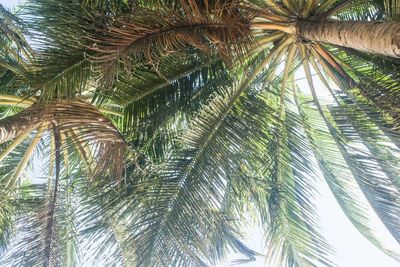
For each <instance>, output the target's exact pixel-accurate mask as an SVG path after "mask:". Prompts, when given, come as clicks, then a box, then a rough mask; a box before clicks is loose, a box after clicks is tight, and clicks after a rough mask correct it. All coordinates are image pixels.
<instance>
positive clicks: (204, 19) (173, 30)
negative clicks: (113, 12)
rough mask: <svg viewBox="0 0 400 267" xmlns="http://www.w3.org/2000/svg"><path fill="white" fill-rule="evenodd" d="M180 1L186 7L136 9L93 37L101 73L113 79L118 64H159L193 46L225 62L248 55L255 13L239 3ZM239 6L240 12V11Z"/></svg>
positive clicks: (105, 77)
mask: <svg viewBox="0 0 400 267" xmlns="http://www.w3.org/2000/svg"><path fill="white" fill-rule="evenodd" d="M215 2H216V3H213V4H211V3H209V1H208V0H206V1H189V0H185V1H181V7H182V8H181V10H177V9H171V8H167V7H165V6H160V7H159V8H157V9H151V10H149V9H146V10H136V11H135V13H134V14H133V15H132V16H131V17H125V18H121V19H118V20H116V21H114V22H113V23H112V26H110V27H108V28H107V31H106V32H104V29H101V30H99V31H98V34H97V36H94V37H92V38H91V40H92V41H94V42H95V44H94V45H93V47H91V49H92V50H94V51H96V52H97V53H98V56H97V57H95V58H94V61H95V62H97V63H100V75H101V76H102V78H103V79H106V80H107V81H110V80H112V78H113V77H114V74H115V72H116V69H117V67H118V65H119V62H120V61H122V62H123V64H124V66H125V67H127V68H129V67H130V64H132V61H135V60H136V61H139V62H142V63H143V62H145V63H149V64H150V65H157V61H159V59H160V58H163V57H165V56H167V55H168V54H171V53H176V52H178V51H181V50H183V49H185V48H188V47H192V48H196V49H199V50H202V51H204V52H210V51H211V50H214V49H215V50H217V51H218V52H219V54H220V55H221V56H222V57H223V58H224V59H226V60H231V59H232V56H233V55H234V54H240V53H243V52H244V50H245V49H246V42H248V41H249V40H250V39H251V38H250V36H251V20H252V19H253V16H255V13H254V12H252V10H250V9H249V8H247V7H245V6H243V5H241V4H240V3H239V1H229V2H228V3H223V2H222V1H215ZM239 10H240V12H239Z"/></svg>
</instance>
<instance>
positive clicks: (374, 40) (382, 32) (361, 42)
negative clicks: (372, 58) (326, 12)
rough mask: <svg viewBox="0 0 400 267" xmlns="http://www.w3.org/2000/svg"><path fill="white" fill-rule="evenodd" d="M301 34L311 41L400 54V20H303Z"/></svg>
mask: <svg viewBox="0 0 400 267" xmlns="http://www.w3.org/2000/svg"><path fill="white" fill-rule="evenodd" d="M297 34H298V36H300V37H301V38H303V39H306V40H308V41H315V42H323V43H327V44H333V45H339V46H344V47H349V48H353V49H357V50H359V51H363V52H367V53H371V54H380V55H385V56H389V57H395V58H400V22H376V21H329V20H327V21H299V22H298V24H297Z"/></svg>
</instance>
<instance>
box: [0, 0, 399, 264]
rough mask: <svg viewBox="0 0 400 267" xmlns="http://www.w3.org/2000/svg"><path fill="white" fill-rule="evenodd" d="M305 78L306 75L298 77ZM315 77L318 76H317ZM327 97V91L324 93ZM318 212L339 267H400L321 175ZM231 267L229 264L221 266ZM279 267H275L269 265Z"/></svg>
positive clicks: (254, 232)
mask: <svg viewBox="0 0 400 267" xmlns="http://www.w3.org/2000/svg"><path fill="white" fill-rule="evenodd" d="M19 2H22V1H20V0H0V4H2V5H4V6H5V7H8V8H11V7H12V6H14V5H15V4H17V3H19ZM298 75H300V76H304V73H300V74H298ZM314 77H315V76H314ZM304 82H305V81H304V80H303V81H300V87H305V86H307V85H306V84H304ZM315 83H316V87H317V88H323V84H322V83H321V82H320V81H319V80H318V79H315ZM321 92H322V94H324V92H325V91H321ZM317 189H318V193H319V196H318V197H317V201H316V203H317V209H318V214H319V216H320V220H321V222H320V227H321V231H322V234H323V236H324V237H325V238H326V240H327V241H328V243H329V244H331V245H332V246H333V248H334V250H335V252H336V253H335V256H334V257H333V261H334V262H335V263H336V264H337V265H338V266H339V267H399V266H400V263H399V262H397V261H395V260H394V259H392V258H391V257H389V256H387V255H386V254H384V253H383V252H381V251H380V250H379V249H377V248H376V247H375V246H374V245H372V244H371V243H370V242H369V241H368V240H367V239H366V238H365V237H363V236H362V235H361V234H360V233H359V232H358V231H357V229H356V228H355V227H354V226H353V225H352V224H351V223H350V221H349V220H348V219H347V217H346V216H345V214H344V213H343V211H342V210H341V209H340V207H339V205H338V204H337V202H336V200H335V199H334V196H333V194H332V193H331V191H330V190H329V188H328V186H327V184H326V182H325V181H324V179H323V177H322V175H320V182H319V184H318V188H317ZM375 220H376V223H375V226H376V228H377V232H378V233H379V235H380V236H381V237H382V238H383V239H384V240H385V242H386V243H388V244H390V246H389V247H391V248H395V249H396V250H397V251H399V252H400V246H399V245H398V244H397V243H396V241H395V240H394V239H393V238H392V237H391V236H390V234H389V233H388V232H387V230H386V229H385V228H384V226H383V225H382V223H381V222H380V221H379V219H378V218H377V217H376V218H375ZM247 230H248V233H249V235H248V238H247V243H248V245H249V246H250V247H251V248H252V249H254V250H256V251H257V252H260V253H263V251H264V249H263V246H262V233H261V232H260V230H259V229H257V228H255V227H254V228H251V229H247ZM235 257H236V255H232V256H231V257H230V258H231V260H234V259H236V258H235ZM227 266H231V265H230V264H229V261H228V263H224V264H221V265H219V266H218V267H227ZM239 266H241V267H261V266H265V263H264V258H263V257H258V258H257V260H256V261H255V262H251V263H248V264H242V265H239ZM267 267H276V266H267Z"/></svg>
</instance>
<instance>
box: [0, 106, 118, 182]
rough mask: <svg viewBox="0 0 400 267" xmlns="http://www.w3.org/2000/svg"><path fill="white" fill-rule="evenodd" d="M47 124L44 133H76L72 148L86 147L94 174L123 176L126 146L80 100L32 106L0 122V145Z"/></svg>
mask: <svg viewBox="0 0 400 267" xmlns="http://www.w3.org/2000/svg"><path fill="white" fill-rule="evenodd" d="M39 125H46V129H44V131H49V130H51V129H52V128H54V127H58V129H59V131H60V132H66V133H68V132H71V131H75V132H76V133H77V134H76V136H75V137H76V138H74V141H73V142H72V144H73V145H75V146H77V145H78V143H80V144H79V145H81V146H84V147H87V148H89V150H90V153H91V154H92V156H93V158H94V161H95V162H93V164H94V166H93V167H94V169H93V170H92V171H93V173H92V174H93V175H98V174H100V173H104V171H106V170H112V171H113V174H114V175H115V176H116V177H117V179H120V178H121V177H122V175H123V165H124V155H125V149H126V143H125V141H124V139H123V137H122V135H121V134H120V133H119V131H118V129H117V128H115V126H114V125H113V124H112V123H111V121H110V120H108V119H107V118H106V117H104V115H103V114H102V113H101V112H100V111H99V110H98V109H97V108H96V107H94V106H92V105H90V104H87V103H85V102H81V101H76V100H75V101H71V100H68V101H53V102H50V103H48V104H46V105H41V104H39V103H38V104H34V105H32V106H31V107H29V108H27V109H25V110H24V111H22V112H20V113H18V114H16V115H14V116H10V117H8V118H5V119H3V120H0V143H4V142H7V141H9V140H11V139H13V138H15V137H17V136H20V135H23V134H26V133H27V132H30V131H32V130H33V129H36V128H37V127H39Z"/></svg>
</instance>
